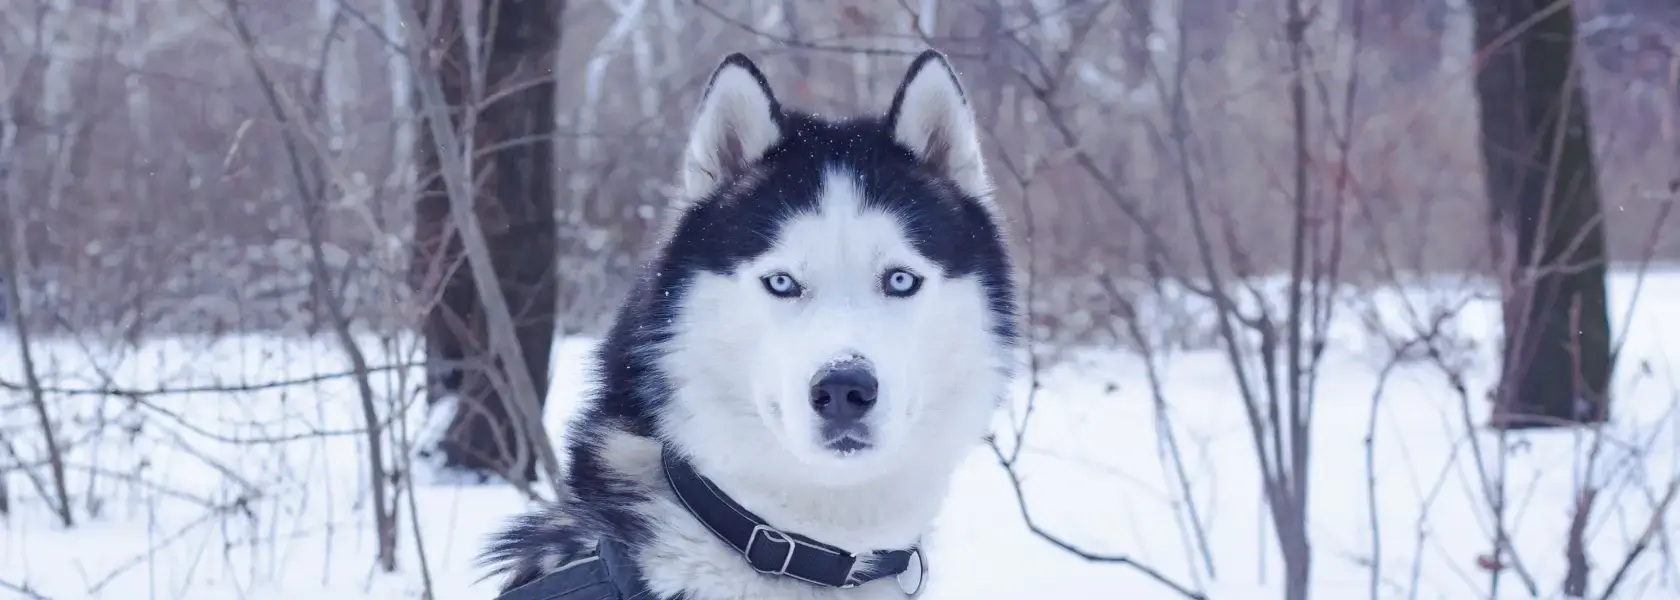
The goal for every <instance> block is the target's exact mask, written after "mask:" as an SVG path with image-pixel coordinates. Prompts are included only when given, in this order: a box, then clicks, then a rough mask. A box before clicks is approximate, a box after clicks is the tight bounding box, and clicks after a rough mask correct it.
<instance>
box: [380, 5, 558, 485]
mask: <svg viewBox="0 0 1680 600" xmlns="http://www.w3.org/2000/svg"><path fill="white" fill-rule="evenodd" d="M434 7H437V8H439V9H440V10H437V9H434ZM415 8H416V11H417V12H418V13H419V14H420V15H421V16H422V18H423V20H422V21H421V22H425V23H428V27H429V28H431V29H430V30H431V31H435V33H433V34H432V35H431V38H430V40H429V42H430V44H431V45H430V46H429V47H428V48H426V53H427V54H426V57H427V58H426V60H436V79H437V80H438V81H439V82H441V89H442V92H443V97H444V99H445V101H447V103H448V105H449V106H450V107H452V108H451V115H450V121H449V122H448V123H447V125H448V126H450V127H454V128H456V130H457V131H459V132H461V133H460V135H461V136H462V139H463V140H464V141H466V142H467V143H468V144H469V145H468V146H467V148H470V149H472V150H471V151H469V154H468V156H469V157H471V158H470V161H469V162H468V163H467V164H468V167H469V168H470V169H471V172H472V173H474V178H473V184H472V185H473V189H472V193H473V196H472V200H471V202H472V206H473V212H474V213H475V214H476V215H477V219H476V220H477V221H478V223H480V224H481V226H482V227H481V231H482V235H483V236H484V238H485V240H486V242H487V250H488V258H489V264H483V263H480V262H476V261H474V260H471V259H470V257H468V260H462V257H463V256H466V255H467V254H470V250H469V249H467V248H466V246H465V245H464V244H463V238H462V235H461V232H460V231H459V230H458V228H460V227H466V226H468V225H466V224H463V223H461V222H460V221H459V220H458V219H455V218H453V217H452V208H451V204H450V203H451V198H450V190H449V189H448V182H447V181H445V179H444V177H443V176H441V175H439V174H441V173H443V171H444V170H445V169H446V168H447V165H448V162H447V161H444V160H442V157H441V156H440V153H441V152H450V151H452V150H440V148H448V146H443V145H440V141H439V140H438V138H437V136H436V135H435V134H434V133H433V132H432V130H430V129H428V130H426V134H425V135H423V136H422V139H421V140H420V141H419V149H418V150H417V152H418V154H419V156H420V157H421V161H422V164H423V167H422V173H425V174H427V179H426V181H427V184H426V185H425V186H424V187H423V189H422V191H421V194H420V197H419V199H418V201H417V204H416V208H415V210H416V216H417V219H418V221H417V227H416V231H415V242H414V248H415V251H414V259H413V261H414V262H413V265H414V267H413V269H414V273H415V274H416V278H415V281H416V283H417V285H418V286H420V288H421V295H422V296H426V295H431V293H432V291H431V290H429V289H426V288H427V287H429V286H432V285H437V286H440V288H441V289H440V290H439V292H440V299H441V301H440V302H438V303H436V304H435V305H434V306H433V307H432V308H431V314H430V316H429V317H428V318H427V321H426V326H425V335H426V339H427V356H428V362H429V367H428V371H429V372H430V376H429V378H428V381H427V388H428V396H429V397H430V398H431V399H432V401H433V403H434V404H435V403H437V402H439V401H441V400H443V399H444V398H450V399H452V401H453V402H454V411H453V416H452V419H451V422H450V424H449V426H448V431H447V433H445V435H444V438H443V439H442V440H441V441H440V444H439V448H438V450H439V451H441V452H442V454H443V458H444V465H445V466H446V467H450V468H458V469H465V470H469V471H473V472H477V473H479V474H480V476H481V477H487V476H489V475H492V474H494V475H502V476H505V477H508V478H509V479H510V480H517V481H525V482H530V481H535V480H536V478H537V471H538V466H539V464H542V463H544V462H547V461H545V460H544V459H543V458H541V457H540V452H539V451H538V450H537V446H539V445H544V444H546V443H547V442H546V441H545V442H537V441H536V440H535V436H533V435H530V434H529V433H527V432H526V431H525V425H521V422H523V421H529V420H530V419H531V418H532V415H530V414H527V413H526V412H525V411H522V410H519V409H518V406H517V405H518V404H519V403H521V402H526V401H527V400H523V399H521V398H516V397H513V396H529V397H530V398H529V400H528V401H529V402H531V403H534V405H535V408H536V418H539V419H540V414H541V407H542V405H543V403H544V401H545V399H546V396H547V390H548V372H549V369H548V366H549V356H550V352H551V349H552V346H553V341H554V336H555V334H556V332H557V331H558V330H557V324H556V314H555V313H556V310H557V308H558V305H557V303H558V297H557V292H556V290H557V282H556V277H557V276H558V272H557V270H556V269H555V260H556V258H557V256H558V253H557V249H558V246H557V244H558V240H557V237H556V236H557V224H556V222H555V218H554V214H555V196H556V194H557V193H558V190H557V189H556V186H555V174H554V171H553V168H552V166H553V164H554V163H553V160H554V159H553V151H554V150H553V148H554V140H553V135H554V127H555V122H554V114H555V102H554V95H555V92H556V90H555V84H554V81H553V79H552V77H550V75H549V74H550V72H551V71H550V68H549V65H551V64H553V62H554V54H555V52H556V51H557V49H558V48H559V40H560V31H559V27H560V22H561V21H560V19H561V14H562V12H563V11H564V8H565V2H563V1H559V0H543V1H536V2H516V1H509V0H501V1H496V2H490V3H487V4H484V5H482V6H479V5H476V4H471V3H463V2H444V3H442V4H438V3H435V2H429V1H426V0H419V1H418V2H416V7H415ZM469 8H471V9H472V10H469ZM433 57H435V58H433ZM422 85H426V84H425V82H422ZM427 118H429V119H435V118H436V117H435V116H432V115H428V117H427ZM432 126H433V127H434V128H435V127H436V126H437V124H435V123H434V124H433V125H432ZM492 269H493V272H494V273H495V275H496V277H497V278H498V279H497V283H496V284H497V285H498V286H500V288H501V293H500V296H502V297H504V298H505V309H501V310H505V311H506V312H507V313H508V318H509V319H511V320H512V325H513V327H514V329H515V337H516V343H517V349H518V350H517V352H518V354H519V357H518V358H519V359H520V360H518V361H513V360H510V358H512V357H510V356H507V355H503V354H500V353H498V352H497V351H496V350H495V349H494V344H493V343H492V340H493V339H494V338H495V337H496V336H497V335H498V333H496V332H495V331H493V329H495V328H496V327H499V325H498V324H497V323H494V321H496V320H498V319H496V313H497V312H500V311H499V310H497V309H494V308H492V307H489V306H487V305H488V304H492V303H497V302H501V299H499V298H488V297H486V295H485V294H484V290H483V289H482V287H481V286H480V285H479V284H478V283H477V282H476V281H475V275H474V271H475V270H476V271H488V270H492ZM516 365H523V366H516ZM514 369H519V370H523V371H524V372H523V373H519V374H517V375H514V374H512V373H507V371H508V370H514ZM502 377H516V378H525V379H528V380H529V381H530V382H531V385H532V388H531V389H530V390H529V391H524V392H521V391H517V388H518V387H520V386H513V385H504V384H501V383H499V382H498V381H497V380H498V379H499V378H502ZM536 425H538V426H539V427H538V428H537V429H534V430H532V431H541V428H540V423H538V424H536ZM549 474H550V475H552V474H553V473H549Z"/></svg>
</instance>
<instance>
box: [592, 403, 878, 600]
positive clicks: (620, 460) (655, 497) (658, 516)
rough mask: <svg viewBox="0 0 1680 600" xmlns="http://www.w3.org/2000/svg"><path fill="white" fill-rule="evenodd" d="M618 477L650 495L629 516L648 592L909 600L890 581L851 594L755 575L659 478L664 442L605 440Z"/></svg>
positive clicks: (695, 597)
mask: <svg viewBox="0 0 1680 600" xmlns="http://www.w3.org/2000/svg"><path fill="white" fill-rule="evenodd" d="M597 450H598V451H599V452H600V453H601V458H603V459H604V461H603V462H605V463H606V464H607V465H608V466H609V468H610V469H611V471H613V472H614V474H616V475H619V476H622V477H624V478H625V479H626V483H632V484H633V485H635V486H636V487H638V488H641V489H642V490H643V491H644V492H645V496H644V498H645V499H644V500H642V501H641V502H639V503H638V504H637V505H636V506H634V507H632V509H631V510H633V511H634V512H636V513H638V515H639V516H641V517H642V518H643V519H644V522H645V523H646V524H647V533H646V535H645V536H639V537H642V539H641V540H639V541H636V542H635V543H634V544H633V546H632V547H631V554H632V555H633V556H634V557H635V561H636V565H637V567H638V568H639V570H640V571H641V573H642V578H643V580H644V581H645V582H646V584H647V587H648V590H649V591H650V592H652V593H654V594H655V595H657V596H658V597H660V598H681V599H682V600H762V599H765V598H777V599H785V600H904V599H906V598H909V595H908V594H906V593H904V591H903V590H901V589H900V587H899V585H898V582H897V581H896V580H894V579H893V578H891V577H888V578H885V579H881V580H878V581H872V582H869V583H866V584H864V585H860V586H858V587H855V588H851V589H844V590H842V589H835V588H827V587H821V586H814V585H810V584H807V583H804V582H800V581H797V580H794V579H790V578H786V577H771V576H766V575H761V574H759V573H757V572H756V571H754V570H753V569H752V567H751V566H750V565H748V564H747V562H746V560H745V559H743V558H742V557H741V555H740V554H739V553H738V552H736V551H735V549H733V548H730V547H729V546H727V545H726V544H724V543H723V542H722V541H720V540H718V539H717V537H716V536H715V535H713V534H712V532H711V531H710V530H708V529H706V527H705V525H703V524H702V523H700V522H699V521H698V520H696V519H695V518H694V516H693V515H691V514H689V512H688V510H687V509H685V508H683V507H682V505H681V504H679V503H678V501H677V499H676V498H675V497H674V496H673V495H672V493H671V491H670V489H669V488H668V487H667V485H666V482H665V480H664V478H663V477H662V475H661V472H660V462H659V460H660V446H659V444H658V442H656V441H654V440H652V439H649V438H645V437H641V436H636V435H632V434H629V433H626V432H621V431H620V432H614V433H612V434H609V435H607V436H605V438H604V440H603V443H602V444H601V445H600V446H598V447H597Z"/></svg>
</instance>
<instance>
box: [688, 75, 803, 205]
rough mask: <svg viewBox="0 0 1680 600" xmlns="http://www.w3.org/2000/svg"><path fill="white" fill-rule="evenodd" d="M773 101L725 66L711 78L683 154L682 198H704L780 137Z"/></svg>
mask: <svg viewBox="0 0 1680 600" xmlns="http://www.w3.org/2000/svg"><path fill="white" fill-rule="evenodd" d="M774 110H775V101H774V100H773V99H772V97H771V95H770V92H769V90H766V89H765V88H764V86H761V85H759V82H758V80H757V79H755V78H754V77H753V75H752V73H751V72H750V71H748V70H747V69H745V68H742V67H740V66H737V65H734V64H728V63H725V64H724V65H722V66H720V67H719V68H718V71H717V73H716V74H714V75H713V76H712V83H711V86H710V87H708V88H707V90H706V97H705V98H702V99H701V100H700V110H699V114H697V115H696V117H695V121H694V127H693V129H692V130H691V131H690V132H689V138H688V149H687V151H686V152H685V153H684V154H683V164H682V196H683V197H684V199H686V200H694V199H698V198H702V197H705V196H706V195H707V194H710V193H712V192H713V191H715V190H716V189H717V188H718V186H720V185H722V184H723V182H724V181H725V180H726V179H727V178H728V177H729V174H730V173H731V172H734V171H737V170H739V169H742V168H743V167H745V165H747V164H750V163H752V162H753V161H756V160H758V159H759V158H761V157H763V156H764V152H765V151H767V150H769V149H770V147H771V146H774V145H775V144H776V141H777V140H780V139H781V135H782V133H781V128H780V127H779V126H777V125H776V118H775V114H774V112H773V111H774Z"/></svg>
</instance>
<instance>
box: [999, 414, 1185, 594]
mask: <svg viewBox="0 0 1680 600" xmlns="http://www.w3.org/2000/svg"><path fill="white" fill-rule="evenodd" d="M987 445H988V446H990V447H991V449H992V454H993V455H995V456H997V459H998V464H1001V465H1003V467H1004V469H1003V470H1004V472H1005V473H1008V474H1009V485H1010V487H1011V488H1013V489H1014V492H1015V502H1016V504H1017V505H1018V506H1020V508H1021V519H1022V520H1024V521H1025V522H1026V524H1027V529H1028V530H1030V531H1032V533H1033V535H1035V536H1038V538H1039V539H1042V540H1044V541H1046V542H1049V543H1050V544H1051V545H1053V546H1055V547H1057V548H1061V549H1062V550H1063V551H1065V552H1067V553H1069V554H1072V555H1074V556H1077V557H1079V558H1082V559H1085V560H1088V561H1091V562H1100V563H1114V564H1118V565H1124V566H1127V567H1130V568H1132V569H1136V570H1137V571H1138V572H1139V573H1143V574H1144V575H1147V576H1148V577H1149V578H1150V579H1154V580H1155V581H1156V582H1158V583H1160V584H1161V585H1164V586H1167V587H1169V588H1172V590H1173V591H1175V592H1178V593H1179V594H1180V595H1182V596H1184V597H1185V598H1187V599H1188V600H1207V595H1206V594H1203V593H1201V592H1197V591H1194V590H1191V589H1190V588H1187V587H1185V586H1184V585H1182V584H1179V583H1177V582H1175V581H1173V580H1171V579H1168V578H1167V576H1166V575H1162V574H1161V572H1160V571H1157V570H1155V569H1154V568H1153V567H1150V566H1149V565H1146V564H1143V563H1141V562H1138V561H1137V560H1135V559H1133V558H1132V557H1130V556H1127V555H1124V554H1098V553H1095V552H1091V551H1089V550H1085V549H1083V548H1080V547H1079V546H1075V545H1073V543H1071V542H1068V541H1066V540H1063V539H1062V538H1061V537H1059V536H1057V535H1056V534H1053V533H1050V532H1049V531H1045V530H1044V529H1043V528H1041V527H1039V526H1038V523H1037V522H1036V521H1034V520H1033V518H1032V511H1030V510H1028V509H1027V506H1028V505H1027V497H1026V491H1025V490H1024V489H1023V488H1022V487H1021V476H1020V475H1019V474H1017V473H1016V472H1015V468H1014V464H1013V463H1012V462H1011V461H1010V460H1009V457H1008V456H1006V455H1005V454H1004V453H1003V449H1002V448H999V447H998V444H997V440H995V439H994V440H987Z"/></svg>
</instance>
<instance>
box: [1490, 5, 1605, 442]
mask: <svg viewBox="0 0 1680 600" xmlns="http://www.w3.org/2000/svg"><path fill="white" fill-rule="evenodd" d="M1474 4H1475V15H1476V36H1475V37H1476V47H1477V48H1482V49H1484V50H1483V52H1485V53H1486V54H1487V58H1486V61H1485V63H1484V64H1483V65H1482V68H1481V70H1480V71H1479V72H1478V73H1477V76H1476V92H1477V96H1478V98H1479V99H1480V105H1481V124H1482V156H1483V160H1484V162H1485V163H1486V165H1487V176H1486V180H1485V182H1486V186H1487V195H1488V198H1489V200H1490V201H1491V202H1492V208H1493V221H1494V223H1495V227H1496V228H1497V230H1496V231H1495V234H1494V235H1495V239H1496V244H1495V248H1496V249H1498V250H1500V251H1501V252H1500V253H1499V254H1498V258H1497V259H1498V260H1499V262H1500V263H1501V264H1500V265H1498V268H1499V269H1500V270H1501V271H1503V272H1504V273H1505V277H1506V279H1505V282H1504V287H1505V305H1504V306H1505V340H1504V345H1505V346H1504V347H1505V350H1504V356H1505V374H1504V377H1503V382H1504V383H1503V385H1502V386H1501V389H1500V392H1499V396H1498V398H1497V404H1496V406H1497V408H1498V409H1497V411H1496V412H1495V414H1494V416H1493V419H1492V420H1493V424H1494V425H1495V426H1497V427H1501V428H1517V429H1520V428H1529V427H1553V426H1558V425H1561V424H1573V423H1601V422H1604V421H1605V420H1607V419H1608V418H1609V398H1608V396H1607V394H1608V391H1609V382H1610V374H1611V370H1612V362H1613V360H1614V357H1613V355H1612V351H1611V338H1610V318H1609V310H1608V306H1607V300H1606V297H1605V285H1604V275H1605V270H1606V269H1607V267H1608V254H1607V253H1606V249H1605V234H1604V227H1605V225H1604V216H1603V207H1602V202H1601V200H1600V199H1599V198H1600V191H1599V181H1598V167H1597V165H1596V164H1595V161H1594V158H1593V149H1592V144H1593V142H1592V126H1591V123H1590V119H1589V118H1588V106H1587V98H1586V94H1585V92H1584V90H1583V85H1582V83H1581V69H1580V65H1578V64H1577V62H1576V59H1575V44H1576V41H1575V15H1574V10H1573V9H1574V4H1573V3H1572V2H1567V1H1554V0H1478V1H1477V2H1475V3H1474Z"/></svg>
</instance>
